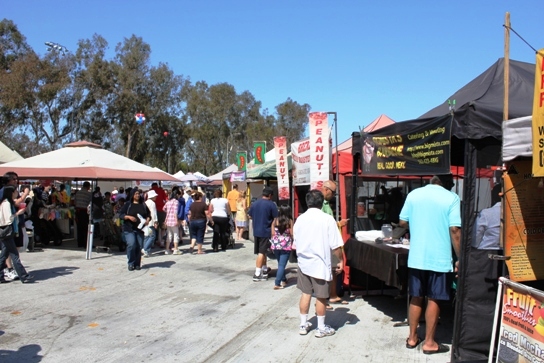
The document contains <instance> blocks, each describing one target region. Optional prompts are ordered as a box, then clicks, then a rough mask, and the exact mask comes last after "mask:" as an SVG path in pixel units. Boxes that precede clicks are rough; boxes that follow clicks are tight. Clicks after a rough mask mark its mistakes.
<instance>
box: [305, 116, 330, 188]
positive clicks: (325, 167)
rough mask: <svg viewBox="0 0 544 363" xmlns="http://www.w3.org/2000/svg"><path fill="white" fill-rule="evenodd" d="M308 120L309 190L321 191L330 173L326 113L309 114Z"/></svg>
mask: <svg viewBox="0 0 544 363" xmlns="http://www.w3.org/2000/svg"><path fill="white" fill-rule="evenodd" d="M309 118H310V188H311V189H321V187H322V186H323V182H325V181H326V180H328V179H329V172H330V152H329V149H330V145H329V128H328V122H329V120H328V115H327V113H326V112H311V113H310V115H309Z"/></svg>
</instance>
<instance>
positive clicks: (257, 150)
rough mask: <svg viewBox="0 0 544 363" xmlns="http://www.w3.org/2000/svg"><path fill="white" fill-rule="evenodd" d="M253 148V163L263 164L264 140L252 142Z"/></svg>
mask: <svg viewBox="0 0 544 363" xmlns="http://www.w3.org/2000/svg"><path fill="white" fill-rule="evenodd" d="M253 150H254V153H253V154H255V165H259V164H264V162H265V161H266V160H264V157H265V156H264V155H265V154H266V141H255V142H254V143H253Z"/></svg>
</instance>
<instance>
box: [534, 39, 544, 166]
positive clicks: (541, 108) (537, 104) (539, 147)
mask: <svg viewBox="0 0 544 363" xmlns="http://www.w3.org/2000/svg"><path fill="white" fill-rule="evenodd" d="M533 174H534V176H544V49H541V50H539V51H538V52H537V53H536V70H535V97H534V99H533Z"/></svg>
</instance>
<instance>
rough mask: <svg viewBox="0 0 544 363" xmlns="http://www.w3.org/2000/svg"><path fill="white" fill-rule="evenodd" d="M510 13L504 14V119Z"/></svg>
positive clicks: (508, 64)
mask: <svg viewBox="0 0 544 363" xmlns="http://www.w3.org/2000/svg"><path fill="white" fill-rule="evenodd" d="M509 82H510V13H509V12H506V15H505V16H504V105H503V116H502V119H503V120H504V121H506V120H508V97H509V92H508V91H509V90H510V83H509Z"/></svg>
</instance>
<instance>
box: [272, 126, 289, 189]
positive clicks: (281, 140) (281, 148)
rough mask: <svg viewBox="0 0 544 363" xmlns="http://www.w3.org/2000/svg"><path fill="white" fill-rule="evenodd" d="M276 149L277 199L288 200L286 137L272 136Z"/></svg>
mask: <svg viewBox="0 0 544 363" xmlns="http://www.w3.org/2000/svg"><path fill="white" fill-rule="evenodd" d="M274 150H276V174H277V176H278V199H279V200H289V194H290V193H289V168H288V166H287V138H286V137H285V136H277V137H274Z"/></svg>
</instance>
